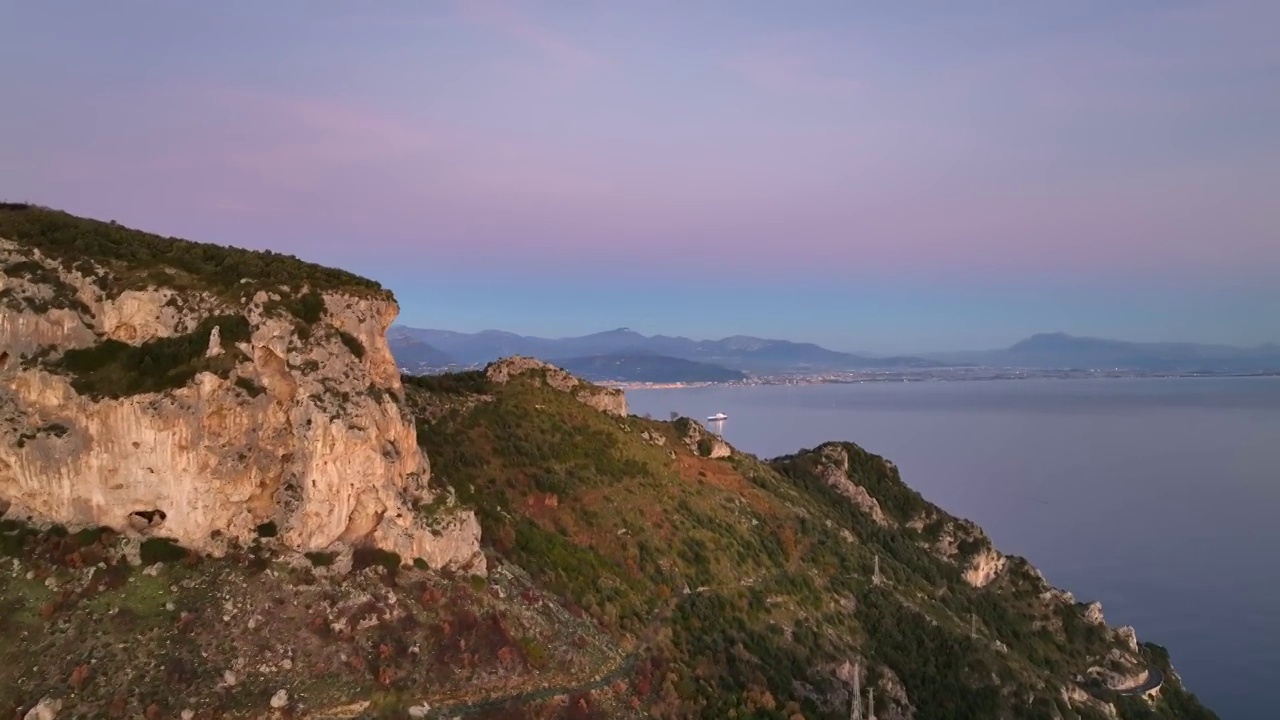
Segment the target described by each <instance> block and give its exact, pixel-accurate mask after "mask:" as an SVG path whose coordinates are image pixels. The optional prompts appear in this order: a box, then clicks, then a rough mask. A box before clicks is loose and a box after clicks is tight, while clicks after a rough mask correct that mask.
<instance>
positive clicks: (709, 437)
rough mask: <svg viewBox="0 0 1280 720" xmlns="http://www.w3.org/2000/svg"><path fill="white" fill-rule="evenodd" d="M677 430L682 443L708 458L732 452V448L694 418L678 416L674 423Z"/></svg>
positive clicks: (725, 455) (726, 455)
mask: <svg viewBox="0 0 1280 720" xmlns="http://www.w3.org/2000/svg"><path fill="white" fill-rule="evenodd" d="M676 429H677V431H679V432H680V438H681V439H682V440H683V441H684V444H685V445H686V446H688V448H689V449H690V450H692V451H694V452H695V453H697V454H699V455H701V456H703V457H709V458H727V457H729V456H730V455H732V454H733V448H732V447H731V446H730V445H729V443H727V442H725V441H724V440H723V439H721V438H720V436H719V435H716V434H715V433H713V432H709V431H708V430H707V429H706V428H705V427H703V426H702V425H700V424H699V423H698V422H697V421H696V420H691V419H689V418H680V420H678V421H677V424H676Z"/></svg>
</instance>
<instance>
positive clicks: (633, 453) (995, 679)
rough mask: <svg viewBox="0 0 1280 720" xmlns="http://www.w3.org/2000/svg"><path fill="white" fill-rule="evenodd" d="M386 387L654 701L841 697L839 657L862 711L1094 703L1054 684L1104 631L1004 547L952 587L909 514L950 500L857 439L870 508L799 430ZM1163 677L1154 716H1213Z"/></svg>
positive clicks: (833, 713)
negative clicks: (1000, 555)
mask: <svg viewBox="0 0 1280 720" xmlns="http://www.w3.org/2000/svg"><path fill="white" fill-rule="evenodd" d="M405 386H406V392H407V393H408V396H409V397H408V399H409V405H410V407H413V408H421V407H431V408H433V410H432V412H430V413H428V414H425V415H423V416H422V418H421V422H420V425H419V439H420V443H421V444H422V445H423V447H424V449H425V450H426V451H427V453H428V455H429V456H430V457H431V460H432V468H433V473H434V476H435V479H436V480H437V481H442V482H446V483H448V484H449V485H450V486H451V487H452V488H453V489H454V490H455V491H456V492H457V494H458V496H459V498H460V499H461V500H462V501H463V502H464V503H467V504H470V505H471V506H473V507H474V508H475V509H476V511H477V512H478V513H479V515H480V517H481V522H482V525H483V527H484V528H485V538H486V541H487V542H488V543H489V544H490V546H491V547H490V552H492V553H494V554H495V555H497V556H500V557H502V558H505V559H507V560H509V561H511V562H514V563H517V564H519V565H521V566H522V567H525V568H526V569H528V570H529V571H530V572H531V573H533V575H534V576H535V578H537V580H538V581H539V582H540V583H542V584H543V585H544V586H545V587H546V588H547V589H548V590H550V591H552V592H554V593H556V594H557V596H558V597H559V599H560V601H561V602H562V603H563V604H565V605H566V606H567V607H570V608H574V609H576V610H577V611H579V612H581V613H583V614H584V615H586V616H588V617H590V618H592V619H593V620H594V621H595V622H597V623H598V624H599V625H600V626H601V627H602V628H603V629H605V630H606V631H607V632H609V633H610V634H611V635H613V636H614V637H615V638H617V640H618V642H619V643H621V644H622V645H623V646H624V647H627V648H630V649H631V650H632V652H634V653H637V657H638V658H640V661H639V663H638V664H637V665H636V669H635V672H634V673H633V675H632V677H631V683H632V687H633V691H634V692H635V695H636V699H637V702H638V703H640V704H641V707H644V708H645V709H646V710H648V711H649V712H650V714H651V715H652V716H653V717H658V718H708V719H711V718H715V719H717V720H719V719H720V718H732V717H753V718H779V719H782V718H795V717H797V716H798V717H804V718H808V719H810V720H815V719H817V718H846V717H848V715H849V705H848V703H849V699H848V687H847V685H846V684H845V683H843V682H841V681H839V680H837V679H836V674H835V668H836V667H837V666H839V665H840V664H841V663H844V662H846V661H849V662H852V661H855V660H858V659H861V661H862V663H863V666H864V667H865V668H869V669H868V672H869V675H868V678H867V679H865V680H864V687H865V686H866V685H867V683H870V682H877V683H879V684H880V690H879V691H878V692H877V712H878V713H879V714H880V715H881V716H882V717H887V716H892V715H893V713H894V712H896V710H898V709H901V701H900V699H895V698H894V696H895V692H896V691H902V692H905V694H906V697H907V698H909V702H910V704H911V705H912V706H913V707H914V712H915V717H917V718H973V719H975V720H977V719H979V718H982V719H984V720H985V719H987V718H992V717H1001V716H1003V717H1009V718H1025V719H1027V720H1033V719H1034V720H1040V719H1042V718H1043V719H1045V720H1049V719H1051V718H1090V719H1092V718H1095V717H1099V715H1097V712H1096V711H1091V710H1089V709H1088V708H1080V707H1072V706H1071V705H1069V704H1068V703H1067V702H1066V701H1064V700H1063V699H1062V697H1060V696H1059V695H1058V688H1062V687H1066V686H1067V685H1069V684H1071V683H1072V681H1073V678H1074V677H1076V676H1078V675H1081V674H1083V673H1084V671H1085V670H1086V668H1087V667H1089V666H1090V664H1092V663H1096V662H1098V660H1099V658H1101V657H1105V655H1106V654H1107V652H1108V650H1109V649H1110V648H1111V647H1112V645H1111V643H1112V642H1113V641H1112V640H1111V639H1110V638H1109V637H1108V635H1107V634H1106V633H1105V632H1103V631H1102V629H1101V628H1098V627H1097V626H1094V625H1090V624H1088V623H1087V622H1085V621H1084V620H1083V615H1082V614H1083V608H1082V607H1078V606H1077V607H1072V606H1070V605H1065V606H1061V608H1060V609H1053V608H1054V607H1055V606H1051V605H1049V604H1046V603H1045V602H1044V601H1043V599H1042V598H1041V597H1040V593H1042V592H1043V590H1044V588H1043V587H1042V583H1041V582H1040V581H1039V580H1038V579H1037V578H1036V577H1035V576H1033V575H1032V574H1031V573H1030V571H1029V570H1027V569H1024V563H1020V562H1017V561H1016V559H1015V562H1012V563H1011V568H1012V569H1011V570H1010V571H1008V572H1007V573H1005V576H1004V577H1002V578H1001V579H1000V580H999V581H998V582H996V583H993V584H992V585H990V586H988V587H987V588H983V589H978V588H973V587H971V586H969V585H968V584H967V583H966V582H964V580H963V578H962V576H961V569H960V567H959V565H958V564H957V563H956V562H953V561H950V560H947V559H944V558H942V557H939V556H938V555H937V554H936V553H934V552H932V551H931V550H930V549H929V547H930V546H931V542H932V540H936V537H935V536H936V534H937V532H938V531H939V526H938V523H936V522H935V523H932V524H926V525H925V526H924V527H920V528H919V529H916V528H915V527H911V526H909V525H908V523H910V521H912V520H914V519H918V518H921V517H925V516H929V517H935V516H936V517H941V518H944V519H946V518H948V517H949V516H946V515H945V513H942V512H941V511H940V510H938V509H937V508H935V507H933V506H932V505H930V504H929V503H928V502H927V501H925V500H924V499H923V498H921V497H920V496H919V494H918V493H916V492H915V491H913V490H911V489H910V488H909V487H907V486H906V485H905V484H903V483H902V482H901V480H900V479H899V478H898V477H897V473H896V470H895V469H893V467H892V466H891V465H890V464H888V463H886V462H885V461H884V460H883V459H881V458H879V457H877V456H875V455H872V454H870V453H867V452H865V451H864V450H862V449H861V448H858V447H857V446H856V445H852V444H848V443H845V444H841V446H840V447H842V448H844V449H845V450H846V451H847V453H848V455H849V457H850V470H849V475H850V478H851V479H852V480H853V481H854V482H856V483H857V484H859V485H861V486H862V487H864V488H865V489H866V490H867V491H868V492H870V493H871V494H872V495H873V496H874V497H875V498H876V499H877V500H878V501H879V503H880V504H881V507H882V508H883V510H884V512H885V513H886V515H887V516H888V517H889V518H891V519H892V520H894V521H896V522H895V523H894V524H893V525H891V526H889V527H882V526H881V525H878V524H876V523H875V522H874V521H872V519H871V518H870V517H869V516H868V515H867V514H866V513H864V512H863V511H861V510H859V509H858V508H857V507H856V506H855V505H854V504H852V503H851V502H849V501H848V500H847V499H846V498H845V497H844V496H842V495H840V494H839V493H838V492H837V491H836V490H833V489H832V488H831V487H830V486H828V484H827V483H826V482H824V481H823V479H822V478H821V474H820V469H821V468H820V463H821V462H822V459H821V453H819V452H817V451H804V452H801V453H797V454H795V455H792V456H788V457H784V458H780V459H778V460H776V461H774V462H772V463H763V462H760V461H758V460H756V459H754V458H751V457H750V456H745V455H742V454H735V455H733V456H732V457H731V458H728V459H723V460H712V459H709V458H705V457H701V456H700V454H699V453H697V452H694V451H690V450H689V449H688V448H686V447H685V446H684V445H683V443H682V442H681V438H682V437H683V435H684V433H681V432H680V430H679V428H678V427H677V426H676V424H672V423H660V422H654V421H651V420H646V419H640V418H635V417H631V418H627V419H617V418H611V417H609V416H607V415H604V414H602V413H598V412H595V411H593V410H591V409H590V408H588V407H586V406H584V405H582V404H581V403H579V402H577V401H576V400H574V399H573V397H572V396H570V395H568V394H566V393H561V392H556V391H555V390H552V389H550V388H547V387H545V386H543V385H542V384H540V383H537V382H530V381H521V380H519V379H517V380H515V381H513V382H510V383H508V384H505V385H500V386H495V385H491V384H489V383H487V381H485V379H484V376H483V374H482V373H465V374H458V375H442V376H435V377H432V378H406V383H405ZM442 405H443V406H451V407H453V408H454V410H453V411H448V412H441V411H440V410H439V408H440V407H441V406H442ZM917 525H918V523H917ZM877 558H878V562H879V567H880V572H881V576H882V578H883V582H881V583H879V584H877V583H875V582H873V579H872V576H873V568H874V567H875V564H876V562H877ZM1164 692H1165V699H1164V700H1162V701H1160V702H1159V703H1158V704H1157V705H1156V706H1155V709H1154V710H1153V712H1157V713H1169V712H1173V713H1175V714H1174V715H1167V714H1166V715H1156V716H1155V717H1187V718H1196V719H1197V720H1199V719H1200V718H1207V717H1212V714H1211V713H1208V711H1204V710H1203V709H1202V708H1200V706H1199V704H1198V703H1196V702H1195V700H1194V698H1192V697H1190V696H1188V695H1186V694H1185V693H1184V692H1183V691H1182V690H1181V688H1178V687H1174V686H1170V687H1168V688H1166V690H1165V691H1164ZM1123 712H1124V713H1125V714H1124V717H1125V718H1126V720H1134V719H1136V718H1139V717H1143V716H1142V715H1136V714H1132V713H1134V712H1137V711H1136V710H1134V709H1132V708H1129V707H1128V705H1126V706H1125V708H1124V709H1123Z"/></svg>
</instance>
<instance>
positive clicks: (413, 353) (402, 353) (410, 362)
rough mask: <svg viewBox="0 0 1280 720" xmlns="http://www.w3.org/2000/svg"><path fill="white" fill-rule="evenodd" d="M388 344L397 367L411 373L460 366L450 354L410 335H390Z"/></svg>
mask: <svg viewBox="0 0 1280 720" xmlns="http://www.w3.org/2000/svg"><path fill="white" fill-rule="evenodd" d="M387 344H388V345H389V346H390V347H391V354H392V355H393V356H394V357H395V360H396V365H398V366H400V367H402V368H404V369H406V370H408V371H410V372H422V371H424V370H429V369H435V368H444V367H449V366H451V365H457V364H458V361H457V360H456V359H455V358H454V357H453V356H452V355H450V354H449V353H446V352H443V351H441V350H440V349H438V348H436V347H434V346H432V345H429V344H427V343H424V342H422V341H421V340H418V339H416V338H414V337H412V336H409V335H399V336H394V335H393V334H388V337H387Z"/></svg>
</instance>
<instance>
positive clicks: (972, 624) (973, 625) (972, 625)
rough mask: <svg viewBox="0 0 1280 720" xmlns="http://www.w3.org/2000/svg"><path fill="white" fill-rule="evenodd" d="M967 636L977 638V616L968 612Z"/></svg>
mask: <svg viewBox="0 0 1280 720" xmlns="http://www.w3.org/2000/svg"><path fill="white" fill-rule="evenodd" d="M969 637H971V638H973V639H974V640H977V639H978V616H977V615H974V614H973V613H970V614H969Z"/></svg>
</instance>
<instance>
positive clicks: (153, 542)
mask: <svg viewBox="0 0 1280 720" xmlns="http://www.w3.org/2000/svg"><path fill="white" fill-rule="evenodd" d="M141 554H142V564H143V565H154V564H156V563H164V562H169V563H171V562H178V561H180V560H185V559H186V557H187V555H189V554H190V553H189V552H187V550H186V549H184V548H183V547H182V546H181V545H178V543H177V542H175V541H173V540H170V539H169V538H147V539H146V540H143V541H142V548H141Z"/></svg>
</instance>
